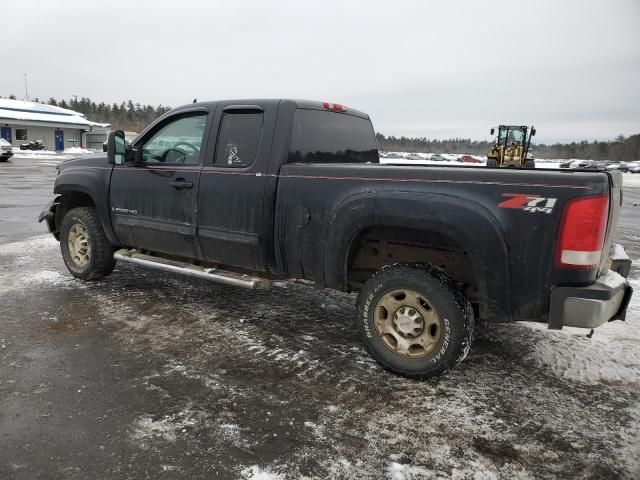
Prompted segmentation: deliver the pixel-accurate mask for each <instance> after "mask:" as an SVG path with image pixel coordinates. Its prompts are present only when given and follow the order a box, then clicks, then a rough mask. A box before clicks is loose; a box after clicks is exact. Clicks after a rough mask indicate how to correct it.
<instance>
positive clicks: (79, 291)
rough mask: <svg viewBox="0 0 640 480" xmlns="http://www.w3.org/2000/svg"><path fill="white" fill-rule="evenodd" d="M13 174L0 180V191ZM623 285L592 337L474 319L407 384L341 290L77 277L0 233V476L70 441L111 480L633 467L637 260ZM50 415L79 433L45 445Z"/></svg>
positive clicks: (637, 463)
mask: <svg viewBox="0 0 640 480" xmlns="http://www.w3.org/2000/svg"><path fill="white" fill-rule="evenodd" d="M15 163H16V165H17V166H19V165H20V164H19V162H15ZM36 169H39V170H40V171H41V172H48V173H47V175H49V176H50V177H51V178H46V177H45V176H44V174H43V176H42V177H41V180H40V182H41V183H43V185H42V186H41V187H38V186H37V185H36V184H34V185H33V186H30V189H32V190H34V189H35V190H36V191H37V192H42V197H43V200H44V199H46V196H47V195H48V194H49V192H50V188H51V181H52V178H53V177H54V175H55V172H54V170H53V169H52V168H50V167H48V166H42V165H41V166H40V167H36V162H35V161H34V162H32V165H31V166H29V167H28V170H26V172H27V173H25V174H24V175H25V178H26V179H28V180H30V181H35V180H34V179H37V177H36V176H35V175H34V174H33V172H34V171H35V170H36ZM5 178H6V181H7V183H5V184H2V183H1V182H2V181H3V179H5ZM45 179H46V185H44V182H45ZM636 179H637V180H636ZM627 180H628V181H627ZM24 181H25V182H26V181H27V180H24ZM13 182H15V180H14V178H13V177H9V176H8V175H7V176H6V177H3V176H1V175H0V198H2V197H1V195H3V194H4V195H5V197H4V198H3V200H2V202H1V203H9V200H11V201H13V200H12V198H13V197H14V194H13V193H12V191H11V190H9V189H8V188H6V187H7V185H11V184H13ZM625 185H626V186H627V191H626V192H625V202H626V203H625V206H624V208H623V212H622V217H621V221H623V223H624V224H625V225H631V226H630V227H627V228H626V229H619V232H618V233H619V238H618V240H617V241H619V242H620V243H622V244H623V245H624V246H625V248H626V249H627V252H628V253H629V254H630V256H631V257H632V260H633V261H634V262H638V261H639V260H640V258H638V255H637V254H633V253H632V252H634V251H637V247H638V244H639V243H640V224H638V223H637V222H635V218H636V217H635V216H634V215H636V213H635V212H637V211H638V208H637V207H633V201H635V200H633V199H634V198H635V197H634V195H635V196H637V192H638V191H639V190H640V176H633V175H625ZM38 188H40V190H37V189H38ZM630 202H631V203H630ZM35 203H37V204H38V205H39V204H40V203H43V202H41V201H40V199H38V201H37V202H35ZM21 208H22V210H20V212H25V211H28V210H25V207H24V205H23V206H22V207H21ZM27 216H29V217H30V218H31V217H35V212H29V214H28V215H27ZM40 227H41V230H40V231H42V229H44V227H42V226H41V225H40ZM634 248H635V249H636V250H633V249H634ZM631 282H632V285H633V286H634V287H635V288H636V295H635V296H634V298H633V299H632V303H631V305H630V307H629V311H628V316H627V320H626V321H625V322H620V321H616V322H612V323H608V324H606V325H603V326H602V327H599V328H598V329H596V331H595V335H594V336H593V338H591V339H588V338H587V337H586V333H587V331H586V330H579V329H569V328H565V329H563V330H561V331H549V330H548V329H547V328H546V326H545V325H544V324H537V323H517V324H505V325H503V324H492V325H489V326H488V327H487V328H486V329H479V331H478V335H477V337H476V340H475V343H474V345H473V347H472V349H471V352H470V354H469V356H468V357H467V359H466V360H465V361H464V362H463V363H462V364H461V365H460V366H459V367H458V368H457V369H455V370H453V371H451V372H447V373H446V374H445V375H443V376H441V377H439V378H437V379H433V380H429V381H410V380H407V379H404V378H401V377H398V376H395V375H392V374H389V373H387V372H385V371H383V370H382V369H381V368H379V367H378V366H377V364H376V363H375V362H373V360H372V359H371V358H370V357H369V356H368V355H367V353H366V351H365V350H364V348H363V347H362V343H361V341H360V339H359V338H358V335H357V334H356V333H355V331H354V328H353V317H354V313H355V309H354V296H353V295H347V294H343V293H339V292H334V291H331V290H317V289H315V288H313V287H312V286H310V285H305V284H300V283H297V282H278V284H277V285H276V286H274V288H272V289H269V290H266V291H247V290H242V289H237V288H231V287H227V286H223V285H216V284H211V283H208V282H205V281H201V280H197V279H190V278H185V277H180V276H177V275H170V274H166V273H161V272H158V271H154V270H148V269H144V268H141V267H134V266H131V265H127V264H119V265H118V266H117V267H116V270H115V271H114V272H113V274H112V275H110V276H109V277H107V278H106V279H104V280H103V281H100V282H87V283H85V282H81V281H78V280H75V279H74V278H73V277H72V276H71V275H70V274H69V273H68V272H67V270H66V269H65V267H64V264H63V262H62V259H61V257H60V250H59V244H58V242H56V241H55V240H54V239H53V238H51V237H50V236H49V235H38V236H28V235H24V236H22V237H20V238H19V239H17V241H12V242H11V243H5V244H2V245H0V382H1V383H0V407H2V408H3V412H5V415H0V430H1V431H2V433H3V435H4V436H5V437H6V438H9V439H10V440H11V441H10V442H6V443H7V445H6V446H5V447H6V448H3V449H0V472H2V468H3V466H4V465H3V461H4V460H5V458H9V459H10V460H11V462H12V463H14V464H21V465H22V464H23V465H27V466H28V468H29V469H30V470H29V471H30V473H34V474H33V475H31V476H34V477H35V476H38V475H36V474H35V472H37V469H38V468H45V469H47V470H48V469H59V470H60V471H62V469H64V468H75V467H77V466H78V465H79V464H80V462H81V461H82V459H81V458H80V457H79V456H78V455H77V452H78V451H85V449H86V452H87V455H85V456H84V457H83V458H86V459H88V460H89V461H90V465H97V466H98V468H100V469H101V472H102V473H101V474H109V475H110V478H137V477H151V478H172V475H173V476H174V477H177V478H216V476H217V477H219V478H246V479H268V480H280V479H290V478H314V479H315V478H318V479H321V478H358V479H377V478H389V479H407V480H409V479H422V478H442V479H447V478H450V479H456V480H463V479H464V480H466V479H474V480H475V479H477V480H484V479H487V480H488V479H498V478H509V479H510V478H519V479H534V478H629V479H634V480H635V479H637V478H640V476H639V475H638V473H639V472H640V460H639V459H640V400H639V398H638V392H639V391H640V380H639V379H640V371H639V369H638V358H640V294H639V293H638V292H640V279H639V270H638V269H637V268H635V267H634V269H633V270H632V274H631ZM47 349H49V350H47ZM46 351H50V352H52V353H50V356H43V355H44V353H43V352H46ZM83 352H84V353H83ZM92 367H95V368H96V369H97V372H98V373H95V371H92V370H91V368H92ZM47 368H50V369H49V370H47ZM21 382H22V384H21ZM29 382H31V383H29ZM31 384H32V385H33V386H32V387H30V386H29V385H31ZM42 385H44V386H42ZM76 385H77V386H76ZM85 385H86V388H85ZM71 386H73V388H71ZM47 389H50V390H51V391H52V392H54V391H55V392H56V393H55V395H54V394H48V393H46V392H47ZM92 392H93V396H91V394H92ZM112 396H115V397H116V398H115V400H114V399H113V398H111V397H112ZM36 399H38V400H41V403H42V405H43V406H42V407H39V404H37V402H36ZM34 405H36V407H37V408H36V407H34ZM67 407H68V408H69V411H67V410H64V409H65V408H67ZM38 408H41V409H38ZM48 415H51V416H48ZM83 419H85V420H86V422H84V423H83ZM61 425H63V426H64V427H65V429H66V430H68V431H75V432H80V433H79V434H78V435H77V436H76V435H72V436H70V437H69V438H68V439H67V441H66V442H65V444H64V445H62V446H61V444H60V442H59V441H58V440H56V439H57V438H58V436H57V435H58V434H59V432H60V428H61ZM48 438H51V439H53V440H52V441H51V442H50V443H47V439H48ZM94 439H95V440H96V442H94V441H93V440H94ZM98 439H100V440H98ZM102 439H104V440H102ZM98 441H99V442H103V446H104V450H100V449H98V448H93V447H95V445H93V443H97V442H98ZM74 442H75V443H74ZM78 443H80V445H78ZM26 445H31V446H32V447H31V449H27V448H26V447H25V446H26ZM34 451H37V452H38V456H34V453H33V452H34ZM6 452H9V453H6ZM3 455H4V457H3ZM34 458H35V459H36V460H34ZM51 458H52V460H50V459H51ZM43 459H44V460H43ZM87 465H89V464H82V467H83V469H88V468H92V467H91V466H90V465H89V466H87ZM137 468H139V470H136V469H137ZM104 472H107V473H104ZM174 472H175V473H174ZM46 473H47V472H45V474H43V475H40V476H43V477H46V476H47V474H46ZM85 473H86V472H85V470H83V471H82V474H79V476H81V477H82V478H98V477H99V476H100V475H93V476H92V475H90V474H89V473H87V474H85ZM0 476H1V475H0Z"/></svg>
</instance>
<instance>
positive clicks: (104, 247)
mask: <svg viewBox="0 0 640 480" xmlns="http://www.w3.org/2000/svg"><path fill="white" fill-rule="evenodd" d="M70 237H71V241H69V240H70ZM74 238H75V241H74ZM60 250H61V251H62V258H63V260H64V263H65V265H66V266H67V269H68V270H69V272H71V275H73V276H74V277H76V278H80V279H82V280H99V279H101V278H103V277H105V276H107V275H109V274H110V273H111V272H112V271H113V269H114V267H115V266H116V261H115V260H114V259H113V247H112V246H111V244H110V243H109V240H107V237H106V235H105V234H104V230H103V229H102V224H101V223H100V219H99V218H98V214H97V213H96V210H95V208H93V207H78V208H73V209H71V210H69V211H68V212H67V213H66V215H65V216H64V218H63V219H62V224H61V225H60Z"/></svg>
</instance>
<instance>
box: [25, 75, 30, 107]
mask: <svg viewBox="0 0 640 480" xmlns="http://www.w3.org/2000/svg"><path fill="white" fill-rule="evenodd" d="M24 99H25V100H26V101H27V102H28V101H29V88H28V86H27V74H26V73H25V74H24Z"/></svg>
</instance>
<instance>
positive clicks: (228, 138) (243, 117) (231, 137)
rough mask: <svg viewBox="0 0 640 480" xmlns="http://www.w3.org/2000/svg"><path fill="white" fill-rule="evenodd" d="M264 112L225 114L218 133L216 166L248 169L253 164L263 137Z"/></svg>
mask: <svg viewBox="0 0 640 480" xmlns="http://www.w3.org/2000/svg"><path fill="white" fill-rule="evenodd" d="M262 119H263V113H262V112H251V113H247V112H242V113H240V112H233V111H231V112H225V113H224V115H223V116H222V123H221V124H220V132H219V133H218V145H217V147H216V158H215V160H214V165H215V166H217V167H232V168H233V167H235V168H242V167H247V166H249V165H251V164H252V163H253V161H254V160H255V158H256V155H257V153H258V148H259V147H260V138H261V137H262Z"/></svg>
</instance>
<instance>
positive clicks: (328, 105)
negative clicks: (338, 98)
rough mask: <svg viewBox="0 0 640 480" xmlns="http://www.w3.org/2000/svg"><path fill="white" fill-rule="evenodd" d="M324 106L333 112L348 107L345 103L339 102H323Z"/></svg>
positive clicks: (344, 109)
mask: <svg viewBox="0 0 640 480" xmlns="http://www.w3.org/2000/svg"><path fill="white" fill-rule="evenodd" d="M322 106H323V107H324V108H325V109H327V110H331V111H332V112H346V111H347V107H345V106H344V105H340V104H339V103H329V102H322Z"/></svg>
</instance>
